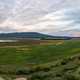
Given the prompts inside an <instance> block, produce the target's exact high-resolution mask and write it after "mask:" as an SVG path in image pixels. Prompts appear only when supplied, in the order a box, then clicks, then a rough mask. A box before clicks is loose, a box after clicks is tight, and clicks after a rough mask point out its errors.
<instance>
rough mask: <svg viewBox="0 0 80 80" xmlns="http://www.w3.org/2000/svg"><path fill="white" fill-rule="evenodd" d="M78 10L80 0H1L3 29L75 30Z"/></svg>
mask: <svg viewBox="0 0 80 80" xmlns="http://www.w3.org/2000/svg"><path fill="white" fill-rule="evenodd" d="M79 13H80V0H76V1H75V0H0V23H1V24H0V28H1V29H0V31H1V32H8V29H9V31H10V30H11V31H39V32H46V33H51V34H53V33H55V34H58V33H59V34H60V33H61V34H62V33H63V34H67V33H72V31H73V32H74V30H75V31H76V30H77V29H79V30H80V28H79V23H80V15H79ZM69 30H70V31H71V32H70V31H69ZM64 31H65V32H66V33H64Z"/></svg>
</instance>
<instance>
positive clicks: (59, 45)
mask: <svg viewBox="0 0 80 80" xmlns="http://www.w3.org/2000/svg"><path fill="white" fill-rule="evenodd" d="M79 65H80V41H79V40H38V41H35V40H31V41H19V42H10V43H9V42H2V43H0V74H1V75H2V76H3V77H5V76H6V75H8V76H10V78H14V77H15V76H20V75H23V76H26V77H28V78H29V79H30V80H77V79H67V78H66V76H68V77H69V75H68V74H67V73H68V71H70V75H71V76H74V75H75V74H76V73H77V74H78V72H77V69H79V68H80V66H79ZM72 71H73V72H74V75H73V74H72ZM58 73H59V74H58ZM78 75H79V74H78ZM74 77H75V76H74ZM77 77H79V76H77ZM58 78H59V79H58ZM72 78H73V77H72ZM11 80H13V79H11Z"/></svg>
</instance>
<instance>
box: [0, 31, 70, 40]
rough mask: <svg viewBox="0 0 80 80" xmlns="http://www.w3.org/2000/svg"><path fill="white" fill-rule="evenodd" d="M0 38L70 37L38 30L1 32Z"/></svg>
mask: <svg viewBox="0 0 80 80" xmlns="http://www.w3.org/2000/svg"><path fill="white" fill-rule="evenodd" d="M0 39H70V37H66V36H52V35H48V34H42V33H38V32H17V33H1V34H0Z"/></svg>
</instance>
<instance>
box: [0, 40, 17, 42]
mask: <svg viewBox="0 0 80 80" xmlns="http://www.w3.org/2000/svg"><path fill="white" fill-rule="evenodd" d="M0 42H17V40H0Z"/></svg>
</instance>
